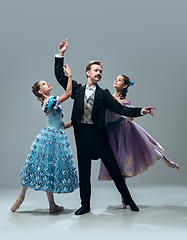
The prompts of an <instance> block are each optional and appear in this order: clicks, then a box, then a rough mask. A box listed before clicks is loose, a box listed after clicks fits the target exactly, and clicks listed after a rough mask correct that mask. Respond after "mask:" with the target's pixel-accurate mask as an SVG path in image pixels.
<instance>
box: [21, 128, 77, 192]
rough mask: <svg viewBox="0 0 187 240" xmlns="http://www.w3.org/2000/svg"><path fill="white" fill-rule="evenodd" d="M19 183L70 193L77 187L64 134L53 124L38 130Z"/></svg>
mask: <svg viewBox="0 0 187 240" xmlns="http://www.w3.org/2000/svg"><path fill="white" fill-rule="evenodd" d="M20 176H21V184H22V185H23V186H29V187H31V188H33V189H35V190H42V191H51V192H53V193H70V192H73V191H74V190H75V189H76V188H78V187H79V183H78V176H77V171H76V168H75V165H74V162H73V156H72V153H71V148H70V144H69V141H68V139H67V136H66V134H65V132H64V131H60V130H58V129H55V128H53V127H47V128H44V129H43V130H41V132H40V133H39V134H38V135H37V137H36V138H35V140H34V142H33V143H32V145H31V148H30V150H29V152H28V155H27V159H26V162H25V166H24V167H23V169H22V171H21V173H20Z"/></svg>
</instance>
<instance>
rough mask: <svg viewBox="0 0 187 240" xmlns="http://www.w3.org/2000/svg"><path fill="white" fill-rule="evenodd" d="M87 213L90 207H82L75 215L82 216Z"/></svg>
mask: <svg viewBox="0 0 187 240" xmlns="http://www.w3.org/2000/svg"><path fill="white" fill-rule="evenodd" d="M88 212H90V207H87V206H82V207H80V208H79V209H78V210H77V211H76V212H75V215H83V214H85V213H88Z"/></svg>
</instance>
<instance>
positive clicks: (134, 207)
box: [127, 201, 140, 212]
mask: <svg viewBox="0 0 187 240" xmlns="http://www.w3.org/2000/svg"><path fill="white" fill-rule="evenodd" d="M127 205H129V207H130V209H131V211H134V212H139V211H140V209H139V208H138V206H137V205H136V203H135V202H134V201H131V202H130V203H129V204H127Z"/></svg>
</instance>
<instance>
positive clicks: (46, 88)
mask: <svg viewBox="0 0 187 240" xmlns="http://www.w3.org/2000/svg"><path fill="white" fill-rule="evenodd" d="M39 85H40V90H39V91H38V92H39V93H41V94H45V95H49V93H50V91H51V90H52V87H51V86H50V84H49V83H46V82H45V81H40V82H39Z"/></svg>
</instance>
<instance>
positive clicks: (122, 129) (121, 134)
mask: <svg viewBox="0 0 187 240" xmlns="http://www.w3.org/2000/svg"><path fill="white" fill-rule="evenodd" d="M133 84H134V83H133V82H132V81H130V79H129V78H128V77H127V76H125V75H119V76H118V77H117V78H116V80H115V82H114V88H115V89H116V90H115V93H114V95H113V97H114V98H115V99H116V100H117V101H119V102H120V103H121V104H122V105H124V106H127V107H133V106H132V105H131V102H129V101H127V100H126V99H125V98H126V94H127V92H128V87H129V86H132V85H133ZM105 121H106V126H107V133H108V138H109V142H110V145H111V147H112V150H113V152H114V156H115V159H116V160H117V163H118V165H119V168H120V170H121V172H122V174H123V176H124V178H125V179H126V178H130V177H134V176H136V175H137V174H139V173H143V172H145V171H146V170H147V168H148V167H150V166H152V165H153V164H154V163H155V162H156V161H157V160H159V159H162V160H163V161H164V162H165V163H166V165H167V166H168V167H170V168H172V169H174V170H178V169H179V166H178V165H177V164H176V163H174V162H172V161H170V160H169V159H168V158H167V157H166V156H164V155H163V152H164V149H163V148H162V146H161V145H160V144H159V143H158V142H156V141H155V140H154V139H153V138H152V137H151V136H150V135H149V134H148V133H147V132H146V131H145V130H144V129H143V128H141V127H140V126H139V125H138V124H136V123H135V122H133V118H127V117H122V116H120V115H118V114H116V113H113V112H110V111H109V110H108V109H107V110H106V114H105ZM99 180H112V178H111V176H110V175H109V173H108V171H107V170H106V168H105V166H104V165H103V163H102V162H101V163H100V172H99ZM124 207H125V206H124Z"/></svg>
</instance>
